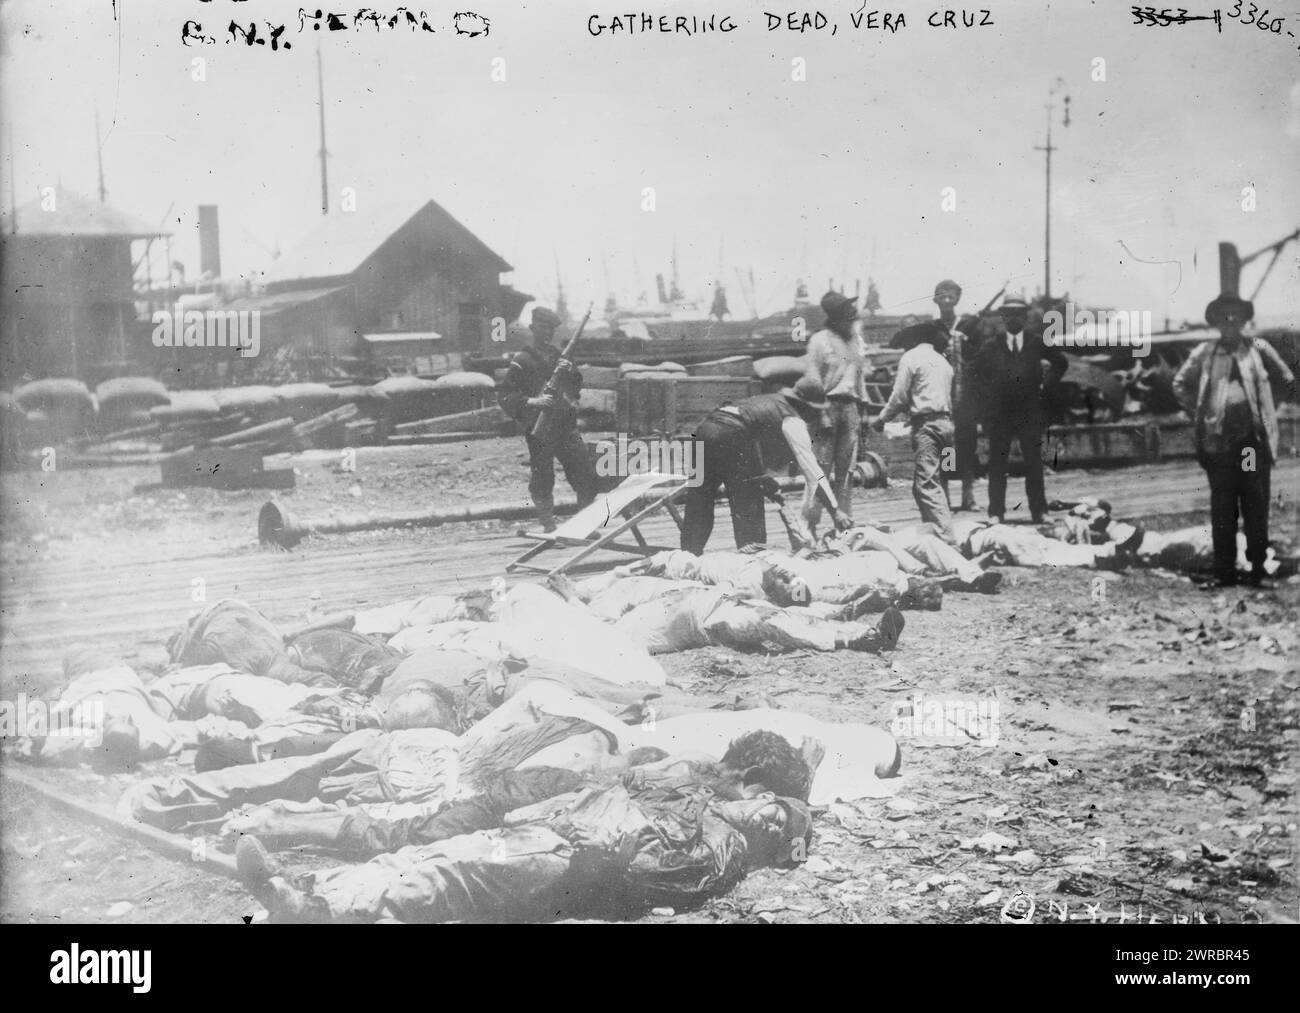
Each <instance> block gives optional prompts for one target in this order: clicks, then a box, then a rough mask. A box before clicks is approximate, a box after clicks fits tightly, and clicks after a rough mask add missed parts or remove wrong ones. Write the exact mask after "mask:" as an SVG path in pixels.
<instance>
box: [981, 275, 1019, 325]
mask: <svg viewBox="0 0 1300 1013" xmlns="http://www.w3.org/2000/svg"><path fill="white" fill-rule="evenodd" d="M1010 284H1011V279H1010V278H1008V279H1007V280H1006V281H1004V282H1003V283H1002V287H1001V288H1000V289H998V292H997V295H995V296H994V297H993V298H992V299H990V300H989V301H988V302H986V303H985V304H984V308H983V309H982V310H980V311H979V313H978V314H977V316H981V317H982V316H983V315H984V314H985V313H987V312H988V311H989V310H991V309H992V308H993V304H994V303H995V302H997V301H998V300H999V299H1001V298H1002V293H1003V292H1005V291H1006V290H1007V286H1008V285H1010Z"/></svg>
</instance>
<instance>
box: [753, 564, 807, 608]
mask: <svg viewBox="0 0 1300 1013" xmlns="http://www.w3.org/2000/svg"><path fill="white" fill-rule="evenodd" d="M763 593H764V594H765V595H767V597H768V600H769V601H771V602H772V603H773V604H774V605H780V606H781V607H782V608H789V607H790V606H791V605H807V604H809V603H810V602H811V601H812V589H811V588H810V587H809V586H808V582H807V581H806V580H804V579H803V578H802V577H799V576H796V575H795V574H793V573H791V572H790V571H789V570H787V569H786V568H785V567H783V566H769V567H766V568H765V569H764V570H763Z"/></svg>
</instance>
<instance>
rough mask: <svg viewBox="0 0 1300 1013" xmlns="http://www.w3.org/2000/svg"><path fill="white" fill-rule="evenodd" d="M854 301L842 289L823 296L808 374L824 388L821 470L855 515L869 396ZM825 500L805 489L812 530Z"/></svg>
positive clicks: (818, 443) (818, 444) (818, 442)
mask: <svg viewBox="0 0 1300 1013" xmlns="http://www.w3.org/2000/svg"><path fill="white" fill-rule="evenodd" d="M855 304H856V300H854V299H850V298H848V297H847V296H844V295H841V294H840V293H839V292H827V293H826V294H825V295H824V296H822V303H821V305H822V312H824V313H825V314H826V322H825V324H823V325H822V329H821V330H819V331H818V332H817V333H816V334H814V335H813V336H812V337H811V338H809V339H808V354H807V359H808V372H807V375H808V377H809V378H810V379H812V380H816V381H817V383H819V384H820V385H821V388H822V390H824V391H825V392H826V400H827V402H829V407H828V408H827V412H826V416H827V423H828V424H827V426H826V428H825V429H822V430H820V431H819V432H816V433H814V435H813V447H814V449H815V450H816V452H817V459H818V461H819V462H820V463H821V467H822V471H824V472H825V473H826V475H827V476H828V477H830V480H831V489H832V490H833V491H834V493H835V499H836V501H837V502H838V503H839V504H840V509H841V510H843V511H844V513H845V514H846V515H848V516H849V517H852V516H853V504H852V491H851V489H852V487H851V485H850V482H849V475H850V473H851V472H852V470H853V465H854V463H855V462H856V461H857V458H858V440H859V438H860V436H861V432H862V412H861V405H863V404H865V403H866V400H867V387H866V376H865V374H866V360H865V359H864V358H863V355H862V346H861V344H860V343H859V341H858V336H857V335H856V334H855V333H854V328H853V323H854V321H855V320H856V319H857V315H858V310H857V306H856V305H855ZM821 513H822V508H821V503H820V502H819V501H818V499H817V495H816V489H815V488H814V487H813V486H811V485H809V486H806V487H805V488H804V497H803V516H804V520H806V521H807V522H808V527H809V528H810V529H814V530H815V529H816V527H817V522H818V521H819V520H820V519H821Z"/></svg>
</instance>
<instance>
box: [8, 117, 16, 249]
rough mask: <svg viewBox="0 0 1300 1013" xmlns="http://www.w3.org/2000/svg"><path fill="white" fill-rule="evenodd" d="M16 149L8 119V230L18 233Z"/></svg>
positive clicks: (11, 123)
mask: <svg viewBox="0 0 1300 1013" xmlns="http://www.w3.org/2000/svg"><path fill="white" fill-rule="evenodd" d="M17 166H18V149H17V148H15V147H14V124H13V121H12V120H10V121H9V231H10V232H12V233H13V234H14V235H15V236H16V235H18V189H17V183H16V182H15V177H16V176H17V175H18V169H17Z"/></svg>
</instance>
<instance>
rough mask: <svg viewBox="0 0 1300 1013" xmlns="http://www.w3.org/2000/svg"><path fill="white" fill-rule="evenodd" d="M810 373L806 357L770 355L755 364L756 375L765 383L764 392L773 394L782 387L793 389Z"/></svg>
mask: <svg viewBox="0 0 1300 1013" xmlns="http://www.w3.org/2000/svg"><path fill="white" fill-rule="evenodd" d="M807 371H808V360H807V358H806V357H805V356H802V355H801V356H799V357H798V358H795V357H794V356H793V355H770V356H768V357H767V358H765V359H758V360H756V361H755V362H754V375H755V376H756V377H758V378H759V379H760V380H762V381H763V390H764V391H766V392H769V393H770V392H772V391H776V390H780V389H781V388H782V387H793V386H794V385H795V383H796V382H797V381H798V379H799V378H800V377H801V376H803V375H804V373H806V372H807Z"/></svg>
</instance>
